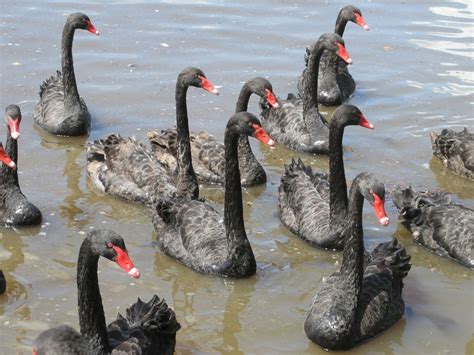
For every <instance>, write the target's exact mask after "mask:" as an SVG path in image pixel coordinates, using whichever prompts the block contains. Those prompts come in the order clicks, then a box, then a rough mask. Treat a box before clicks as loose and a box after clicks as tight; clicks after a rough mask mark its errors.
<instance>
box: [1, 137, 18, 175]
mask: <svg viewBox="0 0 474 355" xmlns="http://www.w3.org/2000/svg"><path fill="white" fill-rule="evenodd" d="M0 162H2V163H3V164H5V165H7V166H9V167H10V168H12V169H13V170H15V169H16V164H15V162H14V161H13V160H11V159H10V157H9V156H8V154H7V152H5V149H3V145H2V142H0Z"/></svg>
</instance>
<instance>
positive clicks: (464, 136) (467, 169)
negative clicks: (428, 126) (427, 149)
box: [430, 128, 474, 180]
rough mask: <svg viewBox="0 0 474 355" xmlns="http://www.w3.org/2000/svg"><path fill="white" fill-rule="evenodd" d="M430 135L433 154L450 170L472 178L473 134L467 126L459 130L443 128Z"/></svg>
mask: <svg viewBox="0 0 474 355" xmlns="http://www.w3.org/2000/svg"><path fill="white" fill-rule="evenodd" d="M430 136H431V145H432V148H433V154H434V155H436V156H437V157H438V158H440V159H441V160H442V161H443V163H444V164H445V165H446V166H447V167H448V169H449V170H451V171H452V172H454V173H456V174H458V175H461V176H464V177H466V178H468V179H471V180H474V134H473V133H469V131H468V130H467V128H464V129H463V130H462V131H461V132H455V131H453V130H451V129H448V128H445V129H443V130H442V131H441V133H440V134H437V133H436V132H431V135H430Z"/></svg>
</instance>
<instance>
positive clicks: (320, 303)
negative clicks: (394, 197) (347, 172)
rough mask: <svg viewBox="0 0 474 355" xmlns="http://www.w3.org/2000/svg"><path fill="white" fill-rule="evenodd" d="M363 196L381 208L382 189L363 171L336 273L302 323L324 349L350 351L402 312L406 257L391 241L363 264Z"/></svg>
mask: <svg viewBox="0 0 474 355" xmlns="http://www.w3.org/2000/svg"><path fill="white" fill-rule="evenodd" d="M364 198H365V199H366V200H368V201H369V202H370V203H371V204H376V203H377V201H382V207H383V202H384V198H385V188H384V185H383V184H382V183H380V182H379V181H377V180H376V179H375V178H374V177H373V176H372V175H370V174H367V173H362V174H359V175H358V176H357V177H356V178H355V180H354V181H353V183H352V186H351V191H350V198H349V218H348V219H349V223H350V232H349V233H347V235H346V238H347V239H346V241H345V243H344V251H343V256H342V266H341V270H340V271H339V272H336V273H334V274H332V275H331V276H329V277H328V278H327V279H326V280H325V281H323V283H322V285H321V286H320V287H319V289H318V290H317V292H316V295H315V296H314V298H313V302H312V304H311V306H310V309H309V312H308V316H307V318H306V321H305V324H304V330H305V333H306V335H307V336H308V338H309V339H311V340H312V341H313V342H315V343H317V344H318V345H320V346H322V347H323V348H325V349H329V350H346V349H350V348H351V347H353V346H355V345H357V344H358V343H360V342H362V341H364V340H367V339H370V338H372V337H373V336H375V335H377V334H379V333H381V332H383V331H384V330H386V329H388V328H389V327H391V326H392V325H394V324H395V323H396V322H397V321H398V320H400V319H401V318H402V317H403V314H404V311H405V303H404V301H403V297H402V288H403V278H405V277H406V275H407V274H408V271H409V270H410V267H411V265H410V263H409V262H410V256H408V255H407V254H406V251H405V248H404V247H403V246H401V245H400V244H398V241H397V240H396V239H393V240H392V241H391V242H387V243H382V244H379V245H378V246H377V247H376V248H375V249H374V251H373V252H372V254H371V259H370V261H369V263H368V264H367V266H365V265H364V252H365V250H364V240H363V239H364V237H363V231H362V230H363V229H362V206H363V203H364ZM384 214H385V212H384ZM385 218H387V217H386V216H385ZM387 221H388V218H387Z"/></svg>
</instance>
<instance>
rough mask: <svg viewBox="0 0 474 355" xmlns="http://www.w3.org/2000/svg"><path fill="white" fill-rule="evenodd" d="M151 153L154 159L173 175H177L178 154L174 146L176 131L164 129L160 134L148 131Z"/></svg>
mask: <svg viewBox="0 0 474 355" xmlns="http://www.w3.org/2000/svg"><path fill="white" fill-rule="evenodd" d="M147 137H148V140H149V141H150V147H151V151H152V152H153V154H154V155H155V158H156V159H157V160H158V161H159V162H160V163H161V164H162V165H163V166H164V167H166V168H167V169H168V171H169V172H171V173H172V174H173V175H176V174H177V173H178V160H177V159H176V157H177V155H178V152H177V146H176V129H166V130H161V131H160V132H158V131H156V130H151V131H148V133H147Z"/></svg>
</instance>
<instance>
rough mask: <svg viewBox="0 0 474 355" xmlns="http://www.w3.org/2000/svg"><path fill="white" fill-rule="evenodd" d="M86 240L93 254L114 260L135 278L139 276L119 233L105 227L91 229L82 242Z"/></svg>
mask: <svg viewBox="0 0 474 355" xmlns="http://www.w3.org/2000/svg"><path fill="white" fill-rule="evenodd" d="M86 241H89V243H90V249H91V250H92V252H93V253H94V254H96V255H100V256H103V257H104V258H107V259H109V260H111V261H114V262H116V263H117V265H118V266H120V267H121V268H122V270H124V271H125V272H126V273H128V274H129V275H130V276H131V277H133V278H135V279H138V278H139V277H140V271H138V269H137V268H136V267H135V265H134V264H133V262H132V260H131V259H130V257H129V256H128V251H127V248H126V247H125V242H124V241H123V238H122V237H121V236H120V235H118V234H117V233H115V232H113V231H111V230H107V229H104V230H98V231H92V232H90V233H89V234H88V236H87V238H86V239H85V240H84V243H86ZM84 243H83V245H84ZM81 249H82V247H81Z"/></svg>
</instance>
